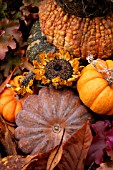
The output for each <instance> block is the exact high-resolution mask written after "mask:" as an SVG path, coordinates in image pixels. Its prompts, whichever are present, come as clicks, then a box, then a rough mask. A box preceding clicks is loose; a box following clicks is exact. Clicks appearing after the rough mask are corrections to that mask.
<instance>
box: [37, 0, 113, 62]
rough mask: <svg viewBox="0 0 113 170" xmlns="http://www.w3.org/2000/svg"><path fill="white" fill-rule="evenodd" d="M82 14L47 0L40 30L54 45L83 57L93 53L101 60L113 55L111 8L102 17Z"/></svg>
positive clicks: (40, 14) (40, 18) (112, 17)
mask: <svg viewBox="0 0 113 170" xmlns="http://www.w3.org/2000/svg"><path fill="white" fill-rule="evenodd" d="M69 3H71V2H70V1H68V4H69ZM72 3H73V2H72ZM80 3H81V4H82V0H80ZM65 4H66V2H65ZM101 5H102V4H101ZM112 5H113V4H112ZM68 6H69V5H68ZM68 6H67V7H68ZM97 8H98V6H97ZM78 10H79V9H78ZM90 13H91V12H90ZM83 17H84V16H83ZM83 17H78V16H74V15H70V14H68V13H65V12H64V11H63V10H62V8H61V7H60V6H59V5H58V4H57V3H56V2H55V0H44V1H43V2H42V4H41V5H40V7H39V20H40V26H41V30H42V32H43V34H44V35H45V36H46V37H47V40H48V41H49V42H50V43H51V44H54V45H55V46H56V47H57V48H63V49H64V50H67V51H69V52H71V53H73V54H74V55H76V56H77V57H82V58H83V59H86V57H87V56H88V55H90V54H92V55H93V56H94V57H95V58H101V59H103V58H109V57H110V56H112V55H113V13H112V11H111V14H109V15H105V14H104V16H101V17H98V16H96V17H93V18H90V15H89V17H86V18H83Z"/></svg>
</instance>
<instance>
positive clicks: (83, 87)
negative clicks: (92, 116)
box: [77, 59, 113, 115]
mask: <svg viewBox="0 0 113 170" xmlns="http://www.w3.org/2000/svg"><path fill="white" fill-rule="evenodd" d="M77 90H78V92H79V96H80V99H81V100H82V102H83V103H84V104H85V105H86V106H88V107H89V108H90V109H91V110H92V111H94V112H96V113H98V114H105V115H113V61H112V60H106V61H103V60H100V59H98V60H94V62H92V63H91V64H88V65H87V66H86V67H84V68H83V70H82V72H81V77H80V78H79V80H78V82H77Z"/></svg>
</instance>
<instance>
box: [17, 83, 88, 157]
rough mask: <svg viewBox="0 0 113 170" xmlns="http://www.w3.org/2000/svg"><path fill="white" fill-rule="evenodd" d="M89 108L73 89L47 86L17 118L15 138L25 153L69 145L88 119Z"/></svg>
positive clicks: (28, 101) (40, 151) (30, 98)
mask: <svg viewBox="0 0 113 170" xmlns="http://www.w3.org/2000/svg"><path fill="white" fill-rule="evenodd" d="M89 115H90V114H89V113H88V110H87V108H86V107H85V106H84V105H83V104H82V103H81V101H80V99H79V97H78V96H77V95H76V94H75V93H74V92H73V90H70V89H62V90H56V89H55V88H53V87H52V86H50V87H44V88H42V89H41V90H40V91H39V94H38V95H30V96H28V97H27V98H26V99H25V100H24V103H23V110H21V111H20V112H19V113H18V114H17V117H16V124H17V126H18V127H17V128H16V130H15V137H16V139H18V140H19V143H18V144H19V148H20V149H21V150H22V151H23V152H25V153H31V154H38V153H44V152H47V151H49V150H50V149H53V148H55V147H56V146H57V145H59V144H60V141H61V139H62V138H63V142H66V141H67V139H68V138H69V137H71V135H72V134H73V133H74V132H75V131H76V130H77V129H78V128H80V127H81V126H82V125H83V124H84V122H85V121H86V120H87V119H88V117H89Z"/></svg>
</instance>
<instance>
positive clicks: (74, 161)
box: [55, 121, 92, 170]
mask: <svg viewBox="0 0 113 170" xmlns="http://www.w3.org/2000/svg"><path fill="white" fill-rule="evenodd" d="M91 141H92V133H91V130H90V126H89V122H88V121H87V122H86V123H85V124H84V125H83V126H82V127H81V128H80V129H78V130H77V131H76V132H75V133H74V134H73V135H72V137H71V138H70V139H69V140H68V141H67V142H66V143H65V144H64V146H63V155H62V158H61V161H60V163H59V164H58V165H57V168H58V169H59V170H60V169H62V170H75V169H76V170H84V163H85V159H86V156H87V153H88V150H89V147H90V144H91ZM57 168H56V169H55V170H57Z"/></svg>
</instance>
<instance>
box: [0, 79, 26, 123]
mask: <svg viewBox="0 0 113 170" xmlns="http://www.w3.org/2000/svg"><path fill="white" fill-rule="evenodd" d="M22 78H23V76H16V77H15V78H14V79H13V80H11V81H10V82H9V84H10V85H12V88H5V90H4V91H3V92H2V93H1V94H0V113H1V114H2V115H3V117H4V119H6V120H7V121H10V122H14V121H15V118H16V115H17V113H18V112H19V111H20V110H22V103H23V101H24V99H25V98H26V97H27V96H28V95H29V94H28V93H26V94H25V95H24V96H21V98H20V97H19V95H20V92H19V94H18V91H16V90H15V88H17V89H19V87H20V83H21V81H22ZM13 85H14V89H13Z"/></svg>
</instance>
